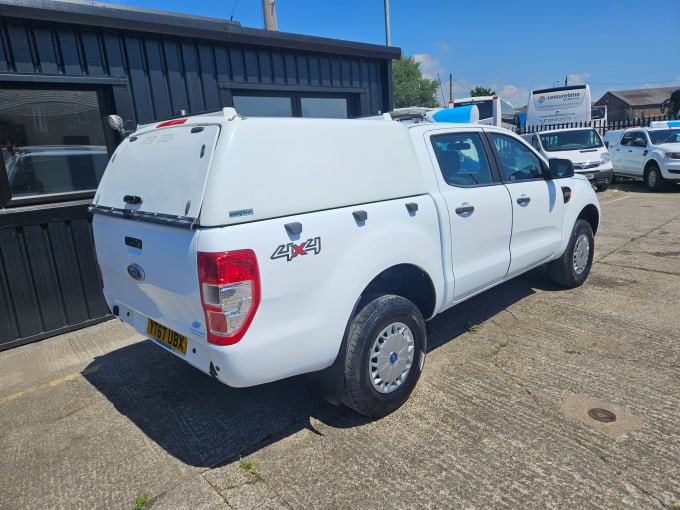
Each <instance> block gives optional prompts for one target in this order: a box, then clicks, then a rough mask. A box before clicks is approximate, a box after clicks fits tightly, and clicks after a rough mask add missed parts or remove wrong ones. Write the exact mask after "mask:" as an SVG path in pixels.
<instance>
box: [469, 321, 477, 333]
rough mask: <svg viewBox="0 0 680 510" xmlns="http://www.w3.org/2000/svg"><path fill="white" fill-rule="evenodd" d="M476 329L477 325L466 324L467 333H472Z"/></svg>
mask: <svg viewBox="0 0 680 510" xmlns="http://www.w3.org/2000/svg"><path fill="white" fill-rule="evenodd" d="M478 329H479V326H478V325H477V324H473V323H472V322H468V324H467V330H468V333H474V332H475V331H477V330H478Z"/></svg>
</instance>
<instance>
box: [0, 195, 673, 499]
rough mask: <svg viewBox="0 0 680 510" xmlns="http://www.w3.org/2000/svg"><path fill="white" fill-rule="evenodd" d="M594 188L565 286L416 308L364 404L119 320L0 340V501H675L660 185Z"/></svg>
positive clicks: (540, 275)
mask: <svg viewBox="0 0 680 510" xmlns="http://www.w3.org/2000/svg"><path fill="white" fill-rule="evenodd" d="M599 197H600V201H601V204H602V209H603V220H602V225H601V230H600V232H599V234H598V235H597V237H596V263H595V265H594V267H593V270H592V273H591V275H590V277H589V279H588V281H587V282H586V284H585V285H584V286H583V287H581V288H578V289H575V290H561V289H558V288H556V287H555V286H553V285H552V284H550V283H549V280H548V279H547V275H546V274H545V270H543V269H538V270H535V271H532V272H531V273H529V274H527V275H525V276H522V277H519V278H517V279H515V280H513V281H511V282H508V283H506V284H504V285H502V286H500V287H497V288H495V289H493V290H491V291H489V292H487V293H485V294H483V295H480V296H478V297H476V298H473V299H472V300H470V301H468V302H466V303H464V304H462V305H459V306H457V307H455V308H453V309H452V310H450V311H448V312H447V313H444V314H442V315H441V316H439V317H437V318H436V319H434V320H433V321H431V322H430V323H429V325H428V331H429V345H430V349H429V354H428V358H427V361H426V364H425V371H424V374H423V376H422V378H421V380H420V382H419V384H418V386H417V388H416V390H415V392H414V394H413V396H412V397H411V399H410V400H409V401H408V402H407V403H406V405H405V406H404V407H402V408H401V409H400V410H398V411H397V412H395V413H393V414H392V415H390V416H388V417H386V418H384V419H382V420H378V421H368V420H365V419H363V418H361V417H359V416H358V415H356V414H354V413H352V412H351V411H348V410H346V409H344V408H338V407H333V406H331V405H329V404H326V403H325V402H322V401H320V400H318V399H317V398H316V397H315V395H314V394H313V393H312V392H311V391H310V389H309V388H308V387H307V385H306V383H305V379H304V378H293V379H290V380H286V381H283V382H280V383H276V384H269V385H266V386H261V387H257V388H250V389H240V390H237V389H231V388H228V387H226V386H223V385H221V384H219V383H217V382H215V381H213V380H212V379H210V378H209V377H208V376H205V375H203V374H201V373H200V372H198V371H197V370H195V369H193V368H191V367H190V366H188V365H186V364H184V363H183V362H182V361H180V360H178V359H176V358H174V357H173V356H172V355H171V354H169V353H168V352H166V351H165V350H163V349H161V348H159V347H157V346H156V345H154V344H152V343H151V342H150V341H146V340H144V339H143V338H142V337H140V336H139V335H137V334H136V333H134V332H133V331H132V330H131V329H128V327H127V326H124V325H122V324H121V323H120V322H118V321H109V322H105V323H102V324H99V325H97V326H94V327H90V328H87V329H83V330H80V331H76V332H73V333H69V334H65V335H62V336H59V337H55V338H51V339H48V340H44V341H42V342H38V343H35V344H31V345H25V346H21V347H17V348H15V349H11V350H7V351H4V352H0V431H1V432H0V450H1V451H2V455H0V508H2V509H5V508H7V509H13V510H14V509H32V510H37V509H50V510H52V509H60V508H64V509H80V508H87V509H107V510H110V509H119V508H120V509H130V510H132V509H133V508H145V509H146V508H153V509H154V510H165V509H169V510H170V509H171V510H175V509H239V510H240V509H260V508H265V509H269V508H271V509H307V508H311V509H336V508H339V509H340V508H341V509H345V508H347V509H349V508H351V509H355V508H366V509H373V508H375V509H388V508H400V509H403V508H414V509H421V508H433V509H434V508H442V509H451V508H465V509H474V508H480V509H482V508H484V509H485V508H522V509H533V508H535V509H539V508H540V509H544V508H570V509H571V508H578V509H588V508H593V509H603V508H604V509H662V508H665V509H668V508H671V509H676V510H677V509H680V426H679V425H678V422H679V421H680V321H679V320H678V318H679V317H680V187H676V188H674V189H669V190H668V191H666V192H664V193H648V192H647V191H646V190H645V189H644V188H643V186H642V184H641V183H637V182H632V183H626V184H620V185H614V186H612V187H611V188H610V190H608V191H606V192H604V193H600V194H599ZM591 410H595V411H591ZM598 410H599V411H598ZM589 411H591V414H592V415H593V416H594V417H595V418H600V419H606V418H611V417H612V413H613V415H615V421H612V422H602V421H598V420H596V419H594V418H593V417H591V414H589Z"/></svg>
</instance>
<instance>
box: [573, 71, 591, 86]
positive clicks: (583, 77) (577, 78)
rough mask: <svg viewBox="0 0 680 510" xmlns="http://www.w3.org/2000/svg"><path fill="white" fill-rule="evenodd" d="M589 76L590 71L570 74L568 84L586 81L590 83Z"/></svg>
mask: <svg viewBox="0 0 680 510" xmlns="http://www.w3.org/2000/svg"><path fill="white" fill-rule="evenodd" d="M588 78H590V73H577V74H570V75H568V76H567V84H568V85H582V84H584V83H588Z"/></svg>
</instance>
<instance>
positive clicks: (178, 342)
mask: <svg viewBox="0 0 680 510" xmlns="http://www.w3.org/2000/svg"><path fill="white" fill-rule="evenodd" d="M146 332H147V333H148V334H149V336H150V337H151V338H154V339H155V340H158V341H159V342H161V343H162V344H163V345H164V346H167V347H169V348H170V349H172V350H173V351H175V352H179V353H180V354H183V355H186V353H187V337H185V336H184V335H180V334H179V333H177V332H176V331H173V330H171V329H170V328H166V327H165V326H161V325H160V324H158V323H157V322H154V321H152V320H151V319H149V321H148V322H147V323H146Z"/></svg>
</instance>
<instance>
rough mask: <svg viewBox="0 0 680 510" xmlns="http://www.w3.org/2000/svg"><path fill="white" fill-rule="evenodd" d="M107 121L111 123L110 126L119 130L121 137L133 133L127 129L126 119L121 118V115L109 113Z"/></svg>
mask: <svg viewBox="0 0 680 510" xmlns="http://www.w3.org/2000/svg"><path fill="white" fill-rule="evenodd" d="M106 122H108V123H109V127H110V128H111V129H114V130H116V131H118V133H119V134H120V136H121V138H125V137H126V136H128V135H129V134H130V133H132V131H126V130H125V121H124V120H123V119H122V118H121V116H120V115H107V116H106Z"/></svg>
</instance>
